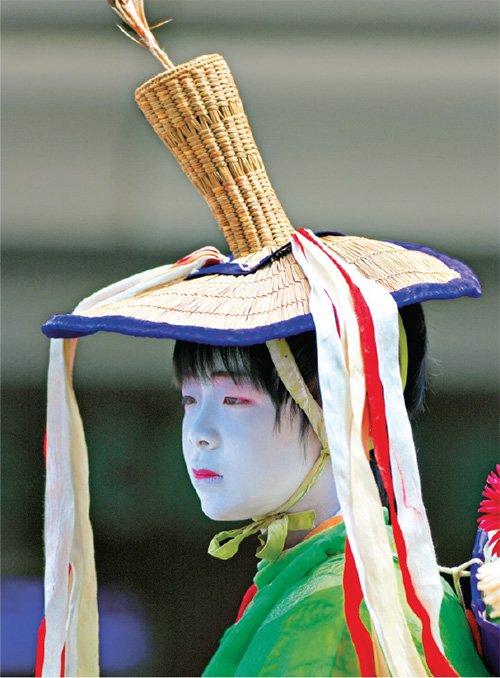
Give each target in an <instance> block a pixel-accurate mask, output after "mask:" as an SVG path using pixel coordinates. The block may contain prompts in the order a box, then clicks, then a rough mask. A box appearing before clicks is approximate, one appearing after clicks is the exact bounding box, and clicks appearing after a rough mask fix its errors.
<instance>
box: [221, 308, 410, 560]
mask: <svg viewBox="0 0 500 678" xmlns="http://www.w3.org/2000/svg"><path fill="white" fill-rule="evenodd" d="M266 345H267V348H268V350H269V353H270V355H271V359H272V361H273V363H274V366H275V368H276V371H277V372H278V376H279V378H280V379H281V381H282V382H283V384H284V385H285V388H286V389H287V391H288V392H289V393H290V395H291V396H292V398H293V400H294V401H295V402H296V403H297V405H298V406H299V407H300V408H301V409H302V410H303V411H304V412H305V414H306V416H307V418H308V419H309V422H310V424H311V426H312V429H313V431H314V432H315V433H316V435H317V436H318V439H319V440H320V442H321V444H322V450H321V452H320V455H319V457H318V459H317V460H316V462H315V463H314V465H313V466H312V468H311V470H310V471H309V473H308V474H307V476H306V477H305V478H304V480H303V481H302V483H301V484H300V486H299V488H298V489H297V490H296V492H295V493H294V494H293V495H292V496H291V497H290V499H289V500H288V501H286V502H285V503H284V504H282V505H281V506H279V507H278V508H277V509H276V510H275V511H272V512H270V513H266V514H264V515H262V516H256V517H255V518H253V520H252V522H251V523H249V524H248V525H244V526H243V527H237V528H235V529H234V530H225V531H223V532H219V533H218V534H216V535H215V537H214V538H213V539H212V541H211V542H210V545H209V547H208V552H209V554H210V555H211V556H214V557H215V558H220V559H221V560H228V559H229V558H232V557H233V556H234V554H235V553H236V552H237V551H238V548H239V545H240V544H241V542H242V541H243V539H246V537H249V536H250V535H252V534H256V533H260V534H259V541H260V546H259V548H258V549H257V552H256V554H255V555H256V556H257V557H258V558H263V559H265V560H268V561H270V562H273V561H275V560H277V559H278V558H279V556H280V555H281V553H282V551H283V548H284V546H285V540H286V536H287V534H288V532H289V531H292V532H294V531H298V530H312V529H313V528H314V520H315V517H316V516H315V512H314V510H309V511H301V512H299V513H287V511H289V510H290V509H291V508H293V507H294V506H295V505H296V504H297V503H298V502H299V501H300V500H301V499H302V497H304V496H305V494H306V493H307V492H309V490H310V489H311V488H312V487H314V485H315V484H316V483H317V481H318V478H319V477H320V475H321V473H322V471H323V469H324V467H325V465H326V462H327V460H328V457H329V454H330V453H329V451H328V440H327V437H326V431H325V422H324V419H323V410H322V409H321V407H320V406H319V405H318V403H317V402H316V401H315V400H314V398H313V396H312V394H311V392H310V390H309V388H308V387H307V384H306V383H305V381H304V379H303V377H302V375H301V373H300V370H299V368H298V366H297V363H296V362H295V358H294V356H293V353H292V351H291V350H290V346H289V345H288V342H287V340H286V339H273V340H271V341H268V342H266ZM399 362H400V371H401V381H402V384H403V390H404V388H405V386H406V379H407V373H408V344H407V340H406V332H405V329H404V326H403V321H402V320H401V316H400V315H399ZM222 542H224V543H222Z"/></svg>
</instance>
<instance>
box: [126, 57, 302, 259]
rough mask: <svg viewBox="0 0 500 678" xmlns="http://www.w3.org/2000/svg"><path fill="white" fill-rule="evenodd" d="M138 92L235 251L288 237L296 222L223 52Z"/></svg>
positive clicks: (200, 59)
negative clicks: (270, 169)
mask: <svg viewBox="0 0 500 678" xmlns="http://www.w3.org/2000/svg"><path fill="white" fill-rule="evenodd" d="M135 98H136V101H137V103H138V105H139V107H140V108H141V110H142V112H143V113H144V115H145V116H146V118H147V120H148V121H149V122H150V123H151V125H152V126H153V128H154V129H155V131H156V133H157V134H158V136H159V137H160V138H161V139H162V141H163V142H164V144H165V145H166V146H167V148H169V149H170V151H172V153H173V154H174V156H175V157H176V158H177V160H178V162H179V163H180V165H181V167H182V169H183V170H184V172H185V173H186V174H187V176H188V177H189V179H190V180H191V181H192V183H193V184H194V186H196V188H197V189H198V190H199V191H200V193H201V194H202V195H203V197H204V198H205V200H206V201H207V203H208V205H209V207H210V209H211V211H212V213H213V215H214V216H215V218H216V219H217V222H218V224H219V227H220V229H221V230H222V232H223V234H224V237H225V238H226V240H227V242H228V245H229V247H230V249H231V252H232V253H233V254H234V256H235V257H239V256H245V255H247V254H250V253H252V252H257V251H258V250H260V249H262V248H263V247H265V246H271V247H274V248H276V247H279V246H280V245H284V244H285V243H287V242H288V241H289V239H290V233H291V232H292V231H293V230H294V229H293V227H292V225H291V224H290V222H289V220H288V218H287V216H286V214H285V212H284V210H283V208H282V206H281V205H280V202H279V200H278V198H277V196H276V194H275V192H274V190H273V187H272V186H271V182H270V181H269V178H268V176H267V173H266V170H265V167H264V163H263V161H262V158H261V155H260V153H259V150H258V148H257V145H256V144H255V141H254V138H253V136H252V132H251V130H250V126H249V123H248V119H247V117H246V115H245V112H244V110H243V104H242V102H241V98H240V95H239V93H238V90H237V88H236V85H235V83H234V80H233V77H232V75H231V72H230V70H229V67H228V66H227V64H226V62H225V61H224V59H223V58H222V57H221V56H219V55H218V54H213V55H209V56H202V57H198V58H196V59H193V60H192V61H188V62H187V63H185V64H181V65H180V66H177V67H176V68H174V69H172V70H167V71H165V72H163V73H160V74H159V75H157V76H156V77H154V78H152V79H151V80H148V82H146V83H145V84H144V85H142V87H139V88H138V89H137V91H136V93H135Z"/></svg>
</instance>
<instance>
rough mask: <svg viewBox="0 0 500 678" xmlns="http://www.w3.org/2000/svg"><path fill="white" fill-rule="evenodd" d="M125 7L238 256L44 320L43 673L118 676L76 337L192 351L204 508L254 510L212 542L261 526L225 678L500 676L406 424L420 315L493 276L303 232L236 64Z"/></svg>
mask: <svg viewBox="0 0 500 678" xmlns="http://www.w3.org/2000/svg"><path fill="white" fill-rule="evenodd" d="M114 4H115V7H116V9H117V10H118V11H119V13H120V15H121V16H122V18H123V19H124V20H125V21H127V22H128V23H129V24H130V25H131V26H132V27H133V28H134V29H135V30H137V31H138V32H139V34H140V36H141V39H142V40H143V41H144V42H145V43H146V44H148V46H149V47H150V49H152V51H153V52H154V53H155V56H157V58H159V60H160V61H161V62H162V64H163V65H164V66H165V67H166V68H167V70H166V71H165V72H164V73H162V74H160V75H159V76H157V77H156V78H153V79H152V80H150V81H149V82H147V83H146V84H145V85H144V86H143V87H141V88H139V90H138V91H137V93H136V99H137V101H138V103H139V105H140V107H141V109H142V110H143V112H144V114H145V115H146V117H147V118H148V120H149V121H150V122H151V124H152V125H153V127H154V128H155V130H156V131H157V133H158V134H159V135H160V137H161V138H162V140H163V141H164V143H165V144H166V145H167V146H168V148H169V149H170V150H171V151H172V152H173V153H174V155H175V157H176V158H177V159H178V160H179V162H180V164H181V166H182V168H183V169H184V171H185V172H186V173H187V175H188V176H189V178H190V179H191V181H192V182H193V184H194V185H195V186H196V188H197V189H198V190H199V191H201V192H202V194H203V195H204V197H205V198H206V200H207V202H208V204H209V206H210V209H211V211H212V213H213V214H214V216H215V217H216V219H217V221H218V223H219V226H220V228H221V230H222V231H223V233H224V235H225V237H226V239H227V242H228V244H229V247H230V249H231V252H232V255H233V256H232V257H230V258H228V257H225V256H223V255H221V254H220V253H219V252H218V251H217V250H215V249H213V248H204V249H202V250H199V251H197V252H194V253H193V254H191V255H189V256H188V257H185V258H183V259H181V260H180V261H178V262H177V263H176V264H174V265H172V266H164V267H160V268H158V269H154V270H152V271H146V272H144V273H141V274H138V275H137V276H132V277H131V278H129V279H127V280H124V281H120V282H119V283H116V284H115V285H111V286H110V287H109V288H106V289H104V290H101V291H100V292H97V293H96V294H95V295H92V296H91V297H89V298H88V299H86V300H84V301H83V302H82V303H81V304H79V305H78V306H77V308H76V309H75V311H74V312H73V313H72V314H66V315H62V316H53V317H52V318H51V319H50V320H49V321H48V322H47V323H46V324H45V325H44V328H43V330H44V332H45V334H47V336H49V337H51V338H52V339H53V341H52V342H51V360H50V367H49V390H48V415H47V416H48V424H47V494H46V512H45V513H46V531H45V541H46V560H47V563H46V583H45V597H46V602H45V605H46V628H47V632H46V639H45V645H44V648H45V658H44V667H43V675H59V671H60V666H61V656H62V654H63V651H64V656H65V671H66V673H65V675H67V676H69V675H97V672H98V646H97V645H98V644H97V636H98V633H97V631H98V629H97V607H96V577H95V568H94V564H93V544H92V531H91V527H90V522H89V520H88V504H89V496H88V482H87V474H88V471H87V458H86V448H85V441H84V435H83V428H82V424H81V421H80V418H79V415H78V410H77V406H76V401H75V398H74V393H73V390H72V384H71V370H72V364H73V359H74V350H75V346H76V339H77V338H78V337H81V336H84V335H87V334H92V333H94V332H97V331H101V330H103V331H113V332H121V333H125V334H130V335H135V336H154V337H159V338H160V337H164V338H172V339H176V340H181V341H180V343H179V344H178V345H177V349H176V370H177V375H178V380H179V384H180V385H181V387H182V389H183V397H184V403H185V408H186V410H185V419H184V433H183V449H184V454H185V458H186V462H187V465H188V471H189V473H190V476H191V478H192V480H193V483H194V485H195V487H196V489H197V491H198V493H199V496H200V499H201V501H202V508H203V510H204V511H205V512H206V513H207V515H211V516H212V517H214V518H222V517H224V518H229V519H240V518H244V519H252V520H251V522H250V523H249V524H248V525H246V526H245V527H243V528H237V529H235V530H229V531H227V532H224V533H221V534H219V535H216V536H215V537H214V539H213V540H212V542H211V544H210V547H209V552H210V553H211V554H212V555H214V556H216V557H219V558H223V559H225V558H230V557H232V556H233V555H234V554H235V553H236V551H237V550H238V546H239V544H240V542H241V541H242V539H244V538H245V537H247V536H249V535H252V534H257V535H259V540H260V547H259V549H258V551H257V555H258V556H259V558H261V559H262V564H261V566H260V567H259V572H258V574H257V576H256V578H255V585H256V588H254V589H253V590H252V592H251V593H250V594H249V596H248V597H247V600H246V602H248V600H249V599H250V597H251V595H252V594H255V597H254V600H253V601H252V602H251V603H250V604H249V605H248V608H247V609H246V610H244V611H243V612H242V617H241V619H240V621H238V623H237V624H236V625H235V626H233V627H231V629H229V630H228V632H227V633H226V635H225V636H224V638H223V639H222V642H221V646H220V648H219V650H218V652H217V653H216V655H215V656H214V658H213V660H212V662H211V663H210V665H209V667H208V668H207V672H206V674H207V675H332V674H333V675H428V672H430V673H431V674H432V675H458V674H457V672H458V673H462V674H464V675H484V669H483V667H482V664H481V662H480V660H479V659H478V657H477V655H476V654H475V651H474V649H473V647H472V644H471V642H470V639H469V637H468V631H467V628H466V626H465V621H464V617H463V615H462V614H461V611H460V609H459V608H458V607H457V603H456V601H455V600H454V599H453V598H452V595H451V594H450V592H449V590H448V589H446V588H443V583H442V582H441V580H440V577H439V571H438V567H437V563H436V559H435V555H434V550H433V546H432V541H431V536H430V531H429V527H428V524H427V519H426V515H425V509H424V507H423V503H422V498H421V493H420V484H419V476H418V468H417V465H416V455H415V449H414V445H413V440H412V436H411V428H410V423H409V419H408V412H407V408H408V411H409V412H410V413H413V411H414V410H415V409H418V406H419V404H420V403H421V400H422V379H423V372H422V365H423V362H424V361H423V354H424V351H423V346H424V345H425V333H424V330H423V324H422V319H421V313H420V311H419V310H416V309H418V308H419V307H418V306H417V307H415V306H414V305H415V304H418V303H419V302H421V301H424V300H426V299H436V298H440V299H443V298H445V299H446V298H452V297H457V296H462V295H464V294H465V295H469V296H477V295H479V294H480V286H479V283H478V281H477V278H476V277H475V276H474V274H473V273H472V271H470V270H469V269H468V268H467V267H466V266H465V265H464V264H462V263H461V262H459V261H456V260H454V259H451V258H449V257H447V256H445V255H442V254H439V253H437V252H434V251H432V250H430V249H429V248H426V247H417V246H415V245H408V244H401V243H388V242H385V241H375V240H368V239H366V238H362V237H356V236H343V235H341V234H338V233H328V234H322V235H321V236H319V237H318V236H315V235H313V234H312V233H311V232H310V231H307V230H304V229H302V230H300V231H295V229H294V228H293V227H292V225H291V224H290V222H289V220H288V218H287V217H286V214H285V213H284V211H283V209H282V207H281V205H280V203H279V201H278V199H277V197H276V195H275V193H274V191H273V189H272V187H271V184H270V182H269V179H268V177H267V174H266V172H265V168H264V165H263V162H262V158H261V156H260V154H259V152H258V149H257V147H256V145H255V142H254V140H253V137H252V134H251V131H250V128H249V126H248V121H247V119H246V117H245V114H244V111H243V107H242V104H241V101H240V99H239V95H238V92H237V89H236V86H235V84H234V81H233V79H232V76H231V73H230V71H229V69H228V67H227V65H226V64H225V62H224V61H223V59H222V58H221V57H219V56H218V55H212V56H205V57H200V58H198V59H194V60H193V61H190V62H188V63H186V64H183V65H181V66H178V67H176V68H174V67H173V65H172V63H171V61H170V60H169V59H168V57H167V56H166V55H165V54H164V53H163V52H162V51H161V50H160V49H159V47H158V46H157V44H156V42H155V41H154V38H153V37H152V35H151V34H150V32H149V28H148V26H147V24H146V22H145V18H144V15H143V12H142V8H141V11H140V12H137V11H135V10H136V9H137V7H138V6H140V5H141V3H140V2H138V0H134V2H133V3H132V2H131V0H116V2H115V3H114ZM133 8H135V9H134V12H131V10H132V9H133ZM405 307H408V309H409V310H407V311H406V310H404V309H405ZM398 308H399V309H400V313H401V314H399V313H398ZM410 309H412V310H410ZM403 316H406V318H405V317H403ZM412 316H413V320H412V319H411V318H412ZM402 317H403V318H402ZM401 318H402V319H401ZM419 318H420V319H419ZM304 333H306V334H304ZM183 342H190V343H189V344H185V343H183ZM316 347H317V364H316V358H315V352H316ZM407 379H408V380H409V384H408V387H407V389H406V395H403V390H404V384H405V382H406V380H407ZM410 394H411V395H410ZM405 397H406V404H405ZM299 408H300V411H299ZM302 412H303V413H304V414H302ZM371 449H373V453H372V455H371V456H372V466H375V467H376V471H377V473H378V474H379V476H380V480H381V483H382V485H383V488H384V491H385V493H387V504H388V507H389V513H390V517H391V523H392V527H393V534H394V537H393V536H392V532H391V530H390V529H389V528H387V526H386V517H387V512H384V510H383V507H382V502H381V498H380V494H379V490H378V489H377V484H376V482H375V480H374V477H373V474H372V471H371V467H370V461H369V458H370V450H371ZM332 521H333V522H332ZM313 529H314V532H313ZM395 561H397V563H398V564H397V565H395ZM399 568H400V569H401V576H400V573H399ZM68 590H69V591H70V595H69V600H68ZM256 590H257V592H255V591H256ZM362 601H363V602H362ZM407 601H408V602H407ZM410 608H411V610H410ZM420 629H421V630H420ZM450 662H451V663H450ZM452 664H453V666H452Z"/></svg>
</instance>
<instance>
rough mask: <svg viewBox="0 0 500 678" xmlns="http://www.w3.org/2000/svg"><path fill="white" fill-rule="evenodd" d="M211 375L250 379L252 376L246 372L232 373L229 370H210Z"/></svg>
mask: <svg viewBox="0 0 500 678" xmlns="http://www.w3.org/2000/svg"><path fill="white" fill-rule="evenodd" d="M210 377H212V378H213V377H215V378H217V377H222V378H228V379H233V377H236V378H237V379H249V378H250V377H249V376H248V375H247V374H245V373H244V372H233V373H232V374H230V373H229V372H228V371H227V370H216V371H215V372H210Z"/></svg>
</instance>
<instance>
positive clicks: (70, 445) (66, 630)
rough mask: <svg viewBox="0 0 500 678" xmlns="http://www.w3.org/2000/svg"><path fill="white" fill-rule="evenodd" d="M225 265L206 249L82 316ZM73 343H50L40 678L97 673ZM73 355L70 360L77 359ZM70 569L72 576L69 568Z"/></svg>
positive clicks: (92, 300) (124, 283)
mask: <svg viewBox="0 0 500 678" xmlns="http://www.w3.org/2000/svg"><path fill="white" fill-rule="evenodd" d="M214 260H215V261H217V262H219V263H220V262H223V261H227V258H226V257H224V256H223V255H222V254H220V252H219V251H218V250H216V249H215V248H211V247H207V248H203V249H201V250H197V251H196V252H193V253H192V254H191V255H189V256H188V257H185V258H184V259H181V260H180V261H179V262H177V263H175V264H172V265H168V266H160V267H158V268H154V269H151V270H148V271H144V272H143V273H139V274H137V275H134V276H131V277H129V278H126V279H124V280H121V281H119V282H117V283H115V284H113V285H110V286H108V287H105V288H104V289H102V290H100V291H99V292H96V293H95V294H93V295H91V296H90V297H88V298H86V299H84V300H83V301H82V302H81V303H80V304H78V306H77V307H76V308H75V310H74V313H75V314H78V313H81V312H83V311H87V310H89V309H90V308H95V307H97V306H102V305H103V304H109V303H112V302H115V301H119V300H120V299H125V298H128V297H132V296H136V295H137V294H140V293H142V292H145V291H146V290H148V289H150V288H152V287H156V286H158V285H162V284H166V283H168V282H172V281H173V280H178V279H181V278H185V277H186V276H187V275H189V274H191V273H194V272H195V271H197V270H198V269H200V268H202V267H203V266H205V265H206V264H207V263H208V262H211V261H214ZM75 348H76V339H69V340H68V339H65V340H63V339H52V340H51V342H50V359H49V375H48V396H47V400H48V402H47V446H46V450H47V473H46V492H45V561H46V564H45V623H46V635H45V648H44V663H43V670H42V675H43V676H52V677H53V676H60V675H61V654H62V651H63V647H64V646H66V650H65V656H66V661H65V675H66V676H68V677H69V676H98V675H99V640H98V626H99V625H98V611H97V582H96V573H95V564H94V544H93V536H92V527H91V524H90V519H89V501H90V498H89V487H88V460H87V448H86V444H85V436H84V432H83V425H82V422H81V418H80V415H79V412H78V406H77V403H76V399H75V394H74V391H73V387H72V383H71V372H72V364H73V357H74V350H75ZM72 354H73V355H72ZM70 564H71V575H70V574H69V566H70Z"/></svg>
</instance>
